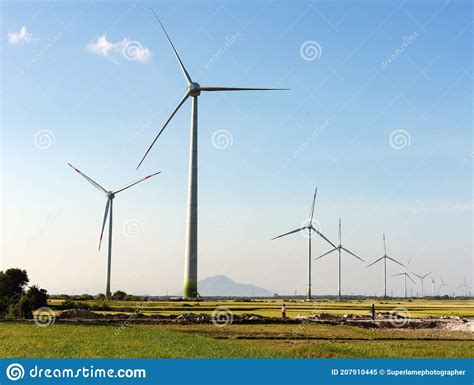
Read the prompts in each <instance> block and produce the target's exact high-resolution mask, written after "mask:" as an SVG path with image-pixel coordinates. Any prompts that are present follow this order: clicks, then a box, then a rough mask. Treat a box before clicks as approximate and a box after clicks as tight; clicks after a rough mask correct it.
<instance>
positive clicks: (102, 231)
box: [99, 199, 110, 251]
mask: <svg viewBox="0 0 474 385" xmlns="http://www.w3.org/2000/svg"><path fill="white" fill-rule="evenodd" d="M109 203H110V199H107V203H106V205H105V212H104V221H103V222H102V230H101V232H100V239H99V251H100V245H101V244H102V237H103V236H104V229H105V224H106V222H107V216H108V214H109Z"/></svg>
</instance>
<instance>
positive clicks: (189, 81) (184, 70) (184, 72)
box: [151, 8, 193, 85]
mask: <svg viewBox="0 0 474 385" xmlns="http://www.w3.org/2000/svg"><path fill="white" fill-rule="evenodd" d="M151 11H152V12H153V14H154V15H155V17H156V20H158V23H160V26H161V29H162V30H163V32H164V33H165V35H166V37H167V39H168V41H169V43H170V45H171V48H172V49H173V51H174V54H175V56H176V59H178V63H179V66H180V67H181V71H183V75H184V77H185V78H186V81H187V83H188V85H189V84H191V83H192V82H193V81H192V80H191V76H189V74H188V71H186V68H185V67H184V64H183V62H182V61H181V58H180V57H179V55H178V51H176V48H175V47H174V45H173V42H172V41H171V38H170V37H169V35H168V32H166V29H165V27H164V26H163V24H162V23H161V21H160V19H159V17H158V15H157V14H156V12H155V10H154V9H153V8H151Z"/></svg>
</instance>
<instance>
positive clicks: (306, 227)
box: [272, 187, 337, 300]
mask: <svg viewBox="0 0 474 385" xmlns="http://www.w3.org/2000/svg"><path fill="white" fill-rule="evenodd" d="M317 192H318V188H317V187H316V190H315V191H314V196H313V203H312V204H311V210H310V212H309V220H308V224H306V225H304V226H303V227H300V228H299V229H296V230H293V231H290V232H288V233H285V234H282V235H279V236H278V237H275V238H272V241H273V240H274V239H277V238H281V237H285V236H287V235H290V234H294V233H298V232H300V231H306V230H308V235H309V237H308V291H307V299H309V300H310V299H311V238H312V232H313V231H314V232H315V233H316V234H318V235H319V236H320V237H321V238H323V239H324V240H325V241H326V242H328V243H329V244H330V245H331V246H332V247H334V248H337V246H336V245H334V243H332V242H331V241H330V240H329V239H327V238H326V237H325V236H324V235H323V234H322V233H321V232H320V231H319V230H317V229H316V228H315V227H314V226H313V218H314V204H315V202H316V194H317Z"/></svg>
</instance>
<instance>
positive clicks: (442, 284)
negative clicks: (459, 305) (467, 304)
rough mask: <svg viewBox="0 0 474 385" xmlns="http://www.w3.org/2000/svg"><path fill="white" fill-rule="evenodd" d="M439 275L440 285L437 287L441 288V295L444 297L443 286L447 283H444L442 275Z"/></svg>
mask: <svg viewBox="0 0 474 385" xmlns="http://www.w3.org/2000/svg"><path fill="white" fill-rule="evenodd" d="M439 277H440V278H441V285H440V286H439V288H440V289H441V295H442V296H443V297H444V288H445V287H446V286H448V284H446V283H444V281H443V277H442V276H441V275H440V276H439Z"/></svg>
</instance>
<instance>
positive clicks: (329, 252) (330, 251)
mask: <svg viewBox="0 0 474 385" xmlns="http://www.w3.org/2000/svg"><path fill="white" fill-rule="evenodd" d="M336 250H337V248H335V249H332V250H329V251H328V252H326V253H324V254H323V255H320V256H319V257H317V258H315V259H314V260H315V261H316V260H318V259H320V258H322V257H325V256H326V255H328V254H331V253H332V252H333V251H336Z"/></svg>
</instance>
